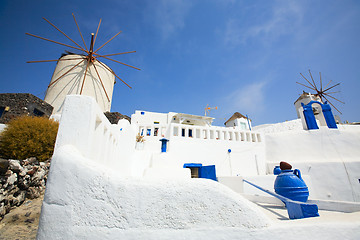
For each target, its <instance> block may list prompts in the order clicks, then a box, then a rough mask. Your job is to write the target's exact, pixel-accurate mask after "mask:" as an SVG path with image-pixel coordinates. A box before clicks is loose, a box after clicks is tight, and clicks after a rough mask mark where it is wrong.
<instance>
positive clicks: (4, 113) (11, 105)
mask: <svg viewBox="0 0 360 240" xmlns="http://www.w3.org/2000/svg"><path fill="white" fill-rule="evenodd" d="M52 111H53V107H52V106H51V105H50V104H49V103H47V102H45V101H44V100H42V99H40V98H38V97H36V96H34V95H32V94H30V93H1V94H0V113H1V114H0V123H5V124H6V123H8V122H9V121H10V120H11V119H13V118H16V117H19V116H22V115H27V116H43V117H50V115H51V113H52Z"/></svg>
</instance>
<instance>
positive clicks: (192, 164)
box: [184, 163, 202, 168]
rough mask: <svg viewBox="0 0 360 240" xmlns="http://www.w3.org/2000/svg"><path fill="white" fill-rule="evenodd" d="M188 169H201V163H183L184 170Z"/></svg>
mask: <svg viewBox="0 0 360 240" xmlns="http://www.w3.org/2000/svg"><path fill="white" fill-rule="evenodd" d="M189 167H192V168H194V167H198V168H200V167H202V164H201V163H185V164H184V168H189Z"/></svg>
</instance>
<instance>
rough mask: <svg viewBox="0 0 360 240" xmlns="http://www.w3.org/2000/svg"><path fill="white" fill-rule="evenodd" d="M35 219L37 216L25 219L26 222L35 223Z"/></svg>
mask: <svg viewBox="0 0 360 240" xmlns="http://www.w3.org/2000/svg"><path fill="white" fill-rule="evenodd" d="M34 221H35V218H28V219H26V220H25V222H26V223H33V222H34Z"/></svg>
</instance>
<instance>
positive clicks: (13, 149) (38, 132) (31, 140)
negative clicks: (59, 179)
mask: <svg viewBox="0 0 360 240" xmlns="http://www.w3.org/2000/svg"><path fill="white" fill-rule="evenodd" d="M58 127H59V123H57V122H55V121H53V120H49V119H47V118H43V117H28V116H24V117H19V118H16V119H13V120H11V121H10V122H9V123H8V124H7V126H6V127H5V129H4V131H3V132H2V133H1V134H0V157H2V158H6V159H18V160H22V159H26V158H29V157H36V158H37V159H38V160H39V161H44V160H47V159H50V158H51V156H52V154H53V151H54V145H55V140H56V134H57V130H58Z"/></svg>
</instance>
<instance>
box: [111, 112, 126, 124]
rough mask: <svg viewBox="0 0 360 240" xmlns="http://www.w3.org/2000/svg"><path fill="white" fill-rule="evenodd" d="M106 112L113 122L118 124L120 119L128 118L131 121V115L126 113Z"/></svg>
mask: <svg viewBox="0 0 360 240" xmlns="http://www.w3.org/2000/svg"><path fill="white" fill-rule="evenodd" d="M104 114H105V116H106V117H107V119H108V120H109V122H110V123H111V124H117V123H118V122H119V120H120V119H126V120H128V121H129V122H131V118H130V117H128V116H126V115H122V114H121V113H118V112H104Z"/></svg>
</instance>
